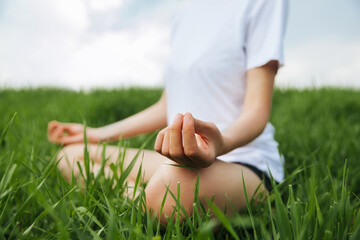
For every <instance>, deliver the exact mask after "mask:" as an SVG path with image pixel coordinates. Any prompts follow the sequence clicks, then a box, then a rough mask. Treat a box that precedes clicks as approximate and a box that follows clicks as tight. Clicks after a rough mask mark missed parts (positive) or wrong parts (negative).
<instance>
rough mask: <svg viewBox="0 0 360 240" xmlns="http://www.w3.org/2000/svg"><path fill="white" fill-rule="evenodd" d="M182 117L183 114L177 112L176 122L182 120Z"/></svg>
mask: <svg viewBox="0 0 360 240" xmlns="http://www.w3.org/2000/svg"><path fill="white" fill-rule="evenodd" d="M181 118H182V114H180V113H177V114H176V115H175V119H174V122H178V121H180V120H181Z"/></svg>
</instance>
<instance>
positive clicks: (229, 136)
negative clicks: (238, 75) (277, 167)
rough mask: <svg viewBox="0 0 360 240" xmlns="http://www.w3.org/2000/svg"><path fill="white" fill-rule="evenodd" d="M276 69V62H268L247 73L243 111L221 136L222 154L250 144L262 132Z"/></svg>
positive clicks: (270, 100)
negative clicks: (222, 139)
mask: <svg viewBox="0 0 360 240" xmlns="http://www.w3.org/2000/svg"><path fill="white" fill-rule="evenodd" d="M277 69H278V62H277V61H270V62H269V63H267V64H266V65H264V66H262V67H258V68H254V69H251V70H249V71H248V72H247V77H246V93H245V99H244V104H243V109H242V112H241V115H240V116H239V118H238V119H237V120H236V121H235V122H234V123H233V124H232V125H231V126H230V127H229V128H228V129H227V130H226V131H225V132H224V134H223V137H224V143H225V146H224V149H223V151H224V152H223V153H227V152H230V151H231V150H233V149H235V148H238V147H241V146H244V145H246V144H248V143H250V142H251V141H253V140H254V139H255V138H257V137H258V136H259V135H260V134H261V133H262V132H263V131H264V129H265V127H266V124H267V122H268V121H269V118H270V114H271V104H272V95H273V88H274V87H273V86H274V78H275V75H276V73H277Z"/></svg>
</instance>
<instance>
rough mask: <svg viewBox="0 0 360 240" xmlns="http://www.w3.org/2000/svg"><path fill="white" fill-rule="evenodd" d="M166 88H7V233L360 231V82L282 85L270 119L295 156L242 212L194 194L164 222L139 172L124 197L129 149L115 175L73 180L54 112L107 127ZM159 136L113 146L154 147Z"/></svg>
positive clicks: (288, 235) (0, 219) (0, 98)
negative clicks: (350, 85) (50, 126)
mask: <svg viewBox="0 0 360 240" xmlns="http://www.w3.org/2000/svg"><path fill="white" fill-rule="evenodd" d="M161 91H162V90H161V89H142V88H130V89H117V90H93V91H91V92H74V91H70V90H62V89H23V90H11V89H3V90H0V114H1V115H0V116H1V118H0V239H154V240H155V239H156V240H158V239H354V240H355V239H360V199H359V196H360V92H359V91H355V90H342V89H313V90H301V91H300V90H279V89H277V90H276V91H275V94H274V100H273V111H272V116H271V122H272V123H273V125H274V126H275V128H276V134H275V138H276V140H277V141H278V142H279V151H280V152H281V153H282V154H283V155H284V158H285V159H286V160H285V173H286V179H285V181H284V182H282V183H281V184H280V185H278V186H275V189H274V190H273V191H272V192H271V194H270V195H269V196H268V197H267V198H265V200H263V201H260V202H258V203H256V204H255V202H254V201H251V199H250V200H249V201H248V204H247V206H246V207H245V208H244V209H242V210H241V211H239V212H238V213H237V214H236V215H235V216H233V217H225V215H224V213H223V212H221V211H220V210H219V209H218V208H217V207H216V206H215V205H213V204H210V206H211V208H210V209H206V208H205V207H204V206H203V205H202V204H201V203H200V202H199V199H198V198H197V195H196V194H195V198H194V203H193V204H194V206H196V207H194V209H195V211H194V213H193V214H192V215H190V216H187V215H186V212H185V211H184V209H183V207H182V206H181V205H179V204H178V205H177V206H175V207H174V217H173V218H172V217H171V216H169V221H168V224H167V225H161V224H160V222H159V221H157V219H156V218H155V217H154V216H152V215H151V214H150V213H149V211H148V209H146V208H145V201H146V198H145V194H144V192H143V189H144V187H145V185H146V183H143V182H142V181H141V177H140V175H139V178H138V179H137V181H136V184H135V188H136V191H137V192H138V193H139V194H138V196H136V197H134V198H132V197H125V194H124V192H126V191H127V190H128V188H129V187H130V186H128V185H127V183H126V181H125V178H126V176H127V174H129V171H130V170H131V166H132V165H131V164H130V166H129V167H128V168H126V169H124V168H122V167H121V160H122V159H121V158H122V154H120V156H119V160H118V163H117V164H112V165H111V168H112V170H113V172H114V173H115V174H114V175H113V176H112V177H111V178H106V177H105V176H104V173H103V172H101V171H100V174H98V175H97V176H94V175H93V174H91V172H89V171H88V170H89V169H88V168H86V167H85V168H86V169H83V174H84V179H85V180H84V181H85V184H83V185H79V184H78V183H77V182H76V181H73V182H72V183H70V184H69V183H68V182H66V181H65V180H64V178H63V177H62V176H61V174H60V173H59V170H58V169H57V167H56V165H57V161H56V155H57V152H58V151H59V149H60V148H61V146H57V145H53V144H50V143H49V142H48V141H47V135H46V130H47V123H48V122H49V121H50V120H54V119H56V120H59V121H64V122H81V123H82V122H85V121H86V123H87V125H88V126H92V127H97V126H102V125H104V124H108V123H112V122H114V121H117V120H120V119H123V118H125V117H127V116H129V115H131V114H134V113H136V112H138V111H140V110H142V109H144V108H146V107H147V106H149V105H151V104H153V103H155V102H156V101H157V100H158V98H159V97H160V95H161ZM154 136H155V135H154V134H152V135H151V134H149V135H144V136H139V137H136V138H132V139H128V140H124V141H119V142H116V143H111V144H113V145H118V146H119V147H121V148H123V147H125V148H126V147H138V148H139V147H140V148H147V149H152V148H153V144H154V140H155V137H154ZM85 152H86V151H85ZM85 160H86V161H87V163H88V164H91V163H89V159H88V158H87V157H85ZM104 163H105V159H104ZM85 165H86V164H85ZM119 171H120V172H121V174H117V173H118V172H119ZM239 177H241V174H239ZM199 184H200V183H199V182H197V183H196V186H195V192H196V191H197V190H198V187H199ZM166 197H169V198H175V200H177V198H178V195H177V193H172V192H168V193H167V195H166ZM180 217H184V218H185V220H184V222H181V220H180ZM170 219H171V220H170ZM173 219H175V220H173Z"/></svg>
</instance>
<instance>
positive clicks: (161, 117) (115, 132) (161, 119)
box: [96, 93, 166, 141]
mask: <svg viewBox="0 0 360 240" xmlns="http://www.w3.org/2000/svg"><path fill="white" fill-rule="evenodd" d="M165 126H166V94H165V93H163V96H162V97H161V99H160V100H159V101H158V102H157V103H155V104H154V105H152V106H150V107H149V108H146V109H145V110H143V111H141V112H139V113H137V114H135V115H132V116H130V117H128V118H125V119H123V120H121V121H119V122H116V123H113V124H109V125H106V126H104V127H100V128H97V129H96V131H97V135H98V136H99V138H100V139H99V141H116V140H118V139H119V138H129V137H133V136H137V135H140V134H145V133H149V132H153V131H155V130H158V129H160V128H163V127H165Z"/></svg>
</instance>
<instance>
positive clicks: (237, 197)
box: [145, 160, 266, 219]
mask: <svg viewBox="0 0 360 240" xmlns="http://www.w3.org/2000/svg"><path fill="white" fill-rule="evenodd" d="M198 174H200V188H199V198H200V200H201V201H202V203H203V204H204V205H205V206H207V204H208V202H209V200H210V199H213V202H214V203H215V204H216V205H217V206H218V207H219V208H220V209H222V210H225V209H226V214H227V215H231V214H232V213H233V209H232V206H231V205H233V206H234V207H235V209H236V210H240V209H241V208H243V207H244V206H246V199H245V191H244V187H243V186H244V185H245V187H246V191H247V194H248V197H249V199H251V198H252V197H253V195H254V193H255V191H256V189H257V188H258V187H259V185H260V184H261V179H260V178H259V177H258V176H257V175H256V174H255V173H254V172H252V171H251V170H250V169H248V168H246V167H244V166H241V165H238V164H234V163H227V162H223V161H220V160H217V161H215V163H214V164H213V165H211V166H210V167H208V168H203V169H200V170H190V169H185V168H180V167H174V166H171V165H166V164H163V165H162V166H161V167H160V168H159V169H158V170H157V172H156V173H155V174H154V175H153V177H152V178H151V180H150V181H149V183H148V186H147V188H146V190H145V192H146V199H147V205H148V207H149V208H150V209H152V210H153V211H154V212H155V213H156V214H158V213H159V209H160V205H161V203H162V201H163V196H164V194H165V192H166V189H167V186H168V187H169V189H170V190H171V191H172V192H173V193H174V194H175V195H176V196H177V185H178V183H180V195H181V196H180V200H181V204H183V206H184V207H185V209H186V210H187V211H188V213H189V214H192V206H193V204H192V203H193V199H194V189H195V183H196V180H197V178H198ZM243 179H244V183H245V184H243ZM259 190H260V191H259V192H262V191H266V188H265V187H264V186H260V189H259ZM230 202H231V203H230ZM230 204H231V205H230ZM175 205H176V204H175V200H174V199H173V198H172V197H170V196H169V197H167V198H166V202H165V207H164V209H163V213H164V214H165V215H167V216H170V215H171V213H172V211H173V207H174V206H175ZM162 219H163V216H162Z"/></svg>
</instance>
